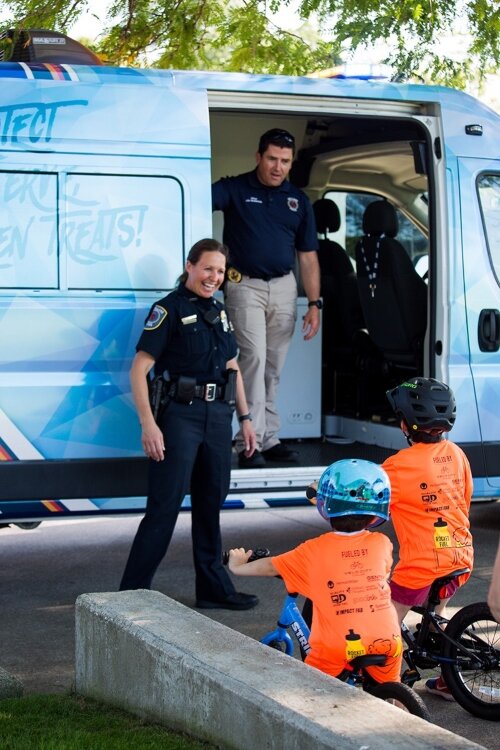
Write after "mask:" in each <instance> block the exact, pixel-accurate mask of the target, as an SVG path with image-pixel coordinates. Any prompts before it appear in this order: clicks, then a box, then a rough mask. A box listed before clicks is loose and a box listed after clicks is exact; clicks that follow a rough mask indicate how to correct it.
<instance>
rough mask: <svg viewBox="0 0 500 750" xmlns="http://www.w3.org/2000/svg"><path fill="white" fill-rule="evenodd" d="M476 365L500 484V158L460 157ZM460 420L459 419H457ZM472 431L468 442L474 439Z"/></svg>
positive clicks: (488, 465)
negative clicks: (499, 159)
mask: <svg viewBox="0 0 500 750" xmlns="http://www.w3.org/2000/svg"><path fill="white" fill-rule="evenodd" d="M459 175H460V201H461V217H462V247H463V263H464V291H465V298H464V301H465V309H466V320H467V334H468V339H469V347H470V369H471V375H472V380H473V388H474V393H475V399H476V406H477V412H478V422H479V431H480V439H481V441H482V452H483V456H484V465H485V469H486V476H487V481H488V484H489V485H490V486H491V487H495V488H498V487H500V450H499V448H500V412H499V409H498V404H499V403H500V161H493V160H486V159H472V158H470V159H461V160H460V162H459ZM457 422H458V420H457ZM473 439H474V438H473V436H467V438H466V441H468V440H473Z"/></svg>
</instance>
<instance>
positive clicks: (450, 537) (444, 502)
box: [382, 440, 474, 589]
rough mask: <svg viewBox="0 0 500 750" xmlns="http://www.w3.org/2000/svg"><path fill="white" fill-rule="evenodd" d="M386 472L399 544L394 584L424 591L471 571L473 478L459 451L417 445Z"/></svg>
mask: <svg viewBox="0 0 500 750" xmlns="http://www.w3.org/2000/svg"><path fill="white" fill-rule="evenodd" d="M382 468H383V469H385V471H386V472H387V474H388V475H389V479H390V480H391V504H390V510H391V517H392V521H393V524H394V529H395V531H396V536H397V538H398V542H399V562H398V563H397V565H396V567H395V568H394V572H393V574H392V578H393V580H394V581H395V582H396V583H398V584H399V585H400V586H406V587H407V588H410V589H420V588H424V587H425V586H428V585H430V584H431V583H432V582H433V581H434V579H435V578H439V577H441V576H444V575H447V574H448V573H451V572H452V571H454V570H457V569H459V568H471V569H472V563H473V557H474V554H473V549H472V535H471V533H470V523H469V507H470V502H471V496H472V474H471V470H470V466H469V462H468V460H467V457H466V456H465V453H464V452H463V451H462V450H461V448H459V447H458V445H455V443H452V442H450V441H449V440H441V441H440V442H439V443H415V444H414V445H412V446H411V447H409V448H404V449H403V450H400V451H399V452H398V453H396V454H395V455H394V456H390V457H389V458H388V459H387V460H386V461H385V462H384V463H383V464H382Z"/></svg>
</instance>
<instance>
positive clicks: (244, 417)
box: [238, 413, 252, 424]
mask: <svg viewBox="0 0 500 750" xmlns="http://www.w3.org/2000/svg"><path fill="white" fill-rule="evenodd" d="M247 419H248V420H249V421H250V422H251V421H252V415H251V414H250V413H249V414H240V416H239V417H238V422H240V424H241V422H246V420H247Z"/></svg>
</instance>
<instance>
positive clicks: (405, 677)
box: [401, 669, 421, 687]
mask: <svg viewBox="0 0 500 750" xmlns="http://www.w3.org/2000/svg"><path fill="white" fill-rule="evenodd" d="M420 679H421V677H420V672H417V670H416V669H405V671H404V672H403V674H402V675H401V682H404V684H405V685H409V686H410V687H412V686H413V684H414V683H415V682H418V680H420Z"/></svg>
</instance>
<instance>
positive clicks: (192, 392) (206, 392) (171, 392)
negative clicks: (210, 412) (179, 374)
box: [166, 379, 226, 403]
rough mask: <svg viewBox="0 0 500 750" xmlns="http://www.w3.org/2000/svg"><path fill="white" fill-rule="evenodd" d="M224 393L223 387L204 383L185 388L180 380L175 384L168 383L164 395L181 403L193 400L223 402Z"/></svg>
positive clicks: (224, 388)
mask: <svg viewBox="0 0 500 750" xmlns="http://www.w3.org/2000/svg"><path fill="white" fill-rule="evenodd" d="M225 392H226V386H225V385H218V384H217V383H205V384H204V385H194V386H193V385H191V384H190V386H189V387H188V388H186V386H185V384H184V383H183V381H182V379H181V380H180V381H179V380H178V381H177V382H175V383H170V385H169V386H168V387H167V393H166V395H167V396H169V397H170V398H173V399H174V401H176V400H180V401H181V403H186V402H189V401H191V400H192V399H193V398H201V399H203V401H216V400H224V398H225Z"/></svg>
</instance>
